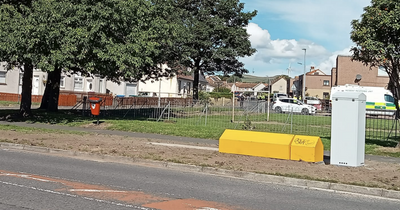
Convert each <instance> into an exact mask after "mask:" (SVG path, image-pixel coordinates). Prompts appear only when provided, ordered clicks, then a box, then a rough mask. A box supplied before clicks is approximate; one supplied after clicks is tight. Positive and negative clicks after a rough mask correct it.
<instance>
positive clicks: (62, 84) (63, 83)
mask: <svg viewBox="0 0 400 210" xmlns="http://www.w3.org/2000/svg"><path fill="white" fill-rule="evenodd" d="M60 87H62V88H63V87H65V76H61V78H60Z"/></svg>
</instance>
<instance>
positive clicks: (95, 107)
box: [89, 97, 103, 116]
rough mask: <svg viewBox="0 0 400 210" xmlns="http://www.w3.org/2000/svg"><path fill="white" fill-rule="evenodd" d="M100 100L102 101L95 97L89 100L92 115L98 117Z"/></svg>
mask: <svg viewBox="0 0 400 210" xmlns="http://www.w3.org/2000/svg"><path fill="white" fill-rule="evenodd" d="M102 100H103V99H102V98H97V97H91V98H89V102H90V111H91V112H92V115H96V116H98V115H99V114H100V102H101V101H102Z"/></svg>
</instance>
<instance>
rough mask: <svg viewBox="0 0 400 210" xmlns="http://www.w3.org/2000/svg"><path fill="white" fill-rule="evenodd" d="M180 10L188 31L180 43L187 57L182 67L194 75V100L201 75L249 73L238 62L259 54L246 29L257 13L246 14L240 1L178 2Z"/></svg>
mask: <svg viewBox="0 0 400 210" xmlns="http://www.w3.org/2000/svg"><path fill="white" fill-rule="evenodd" d="M176 6H177V8H179V9H181V10H180V11H181V13H180V14H181V16H182V17H181V20H182V21H183V25H184V26H185V29H186V33H185V34H186V35H185V36H182V37H181V39H179V40H177V45H179V47H180V50H181V52H182V53H181V54H182V55H183V56H184V58H183V59H182V60H180V63H181V64H183V65H184V66H187V67H189V68H190V69H191V70H192V71H193V72H194V83H193V92H194V94H193V98H194V99H198V84H199V75H200V74H209V75H212V74H214V73H215V72H222V73H223V74H228V73H236V74H243V73H247V72H248V71H247V70H246V69H245V68H244V64H243V63H241V62H239V61H238V58H239V57H245V56H251V55H252V54H253V53H254V52H255V49H254V48H252V47H251V43H250V41H249V39H248V38H249V35H248V34H247V32H246V29H245V28H244V27H245V26H247V25H248V23H249V21H250V20H251V19H252V18H253V17H254V16H255V15H256V13H257V11H253V12H243V9H244V4H243V3H240V2H239V0H204V1H197V0H176Z"/></svg>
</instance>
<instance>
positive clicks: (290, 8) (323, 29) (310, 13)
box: [244, 0, 370, 48]
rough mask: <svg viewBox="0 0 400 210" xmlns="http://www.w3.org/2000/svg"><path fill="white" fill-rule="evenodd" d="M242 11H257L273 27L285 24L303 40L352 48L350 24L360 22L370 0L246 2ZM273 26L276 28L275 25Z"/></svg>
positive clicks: (249, 0)
mask: <svg viewBox="0 0 400 210" xmlns="http://www.w3.org/2000/svg"><path fill="white" fill-rule="evenodd" d="M244 2H245V8H246V9H248V10H254V9H256V10H258V11H259V12H258V15H257V16H258V17H257V18H259V19H261V20H263V22H265V23H268V24H271V25H273V24H274V22H275V23H278V22H282V21H285V22H286V23H288V25H290V27H288V29H286V30H287V31H290V32H291V33H294V34H297V35H302V37H303V38H304V39H310V40H311V39H312V40H318V41H319V42H330V43H333V44H336V45H337V46H338V47H340V48H344V47H346V46H348V45H351V44H352V42H351V40H350V31H351V24H350V23H351V21H352V20H353V19H360V15H361V14H362V13H363V8H364V7H365V6H368V5H370V0H351V1H349V0H335V1H332V0H318V1H315V0H285V1H282V0H268V1H265V0H246V1H244ZM274 27H279V26H277V25H275V26H274Z"/></svg>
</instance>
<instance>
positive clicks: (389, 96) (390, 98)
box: [385, 94, 394, 103]
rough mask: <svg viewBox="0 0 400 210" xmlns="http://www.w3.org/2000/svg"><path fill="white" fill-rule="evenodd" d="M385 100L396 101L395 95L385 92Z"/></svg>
mask: <svg viewBox="0 0 400 210" xmlns="http://www.w3.org/2000/svg"><path fill="white" fill-rule="evenodd" d="M385 101H386V102H391V103H394V98H393V96H391V95H389V94H385Z"/></svg>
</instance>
